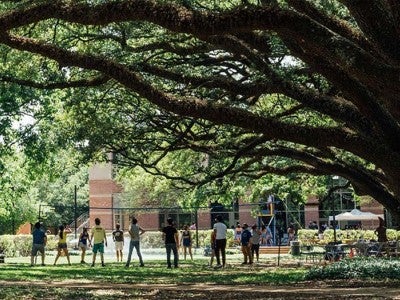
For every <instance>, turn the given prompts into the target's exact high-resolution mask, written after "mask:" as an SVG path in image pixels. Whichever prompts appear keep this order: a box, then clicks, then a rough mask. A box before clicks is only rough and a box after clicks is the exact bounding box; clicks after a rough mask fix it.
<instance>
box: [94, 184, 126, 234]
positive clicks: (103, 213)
mask: <svg viewBox="0 0 400 300" xmlns="http://www.w3.org/2000/svg"><path fill="white" fill-rule="evenodd" d="M121 190H122V188H121V186H119V185H117V184H115V182H114V181H112V180H90V181H89V206H90V210H89V219H90V227H92V226H94V219H95V218H100V220H101V224H102V225H103V226H104V228H105V229H106V230H113V229H114V227H115V224H114V218H113V213H112V209H107V208H112V207H113V196H112V195H113V194H114V193H119V192H120V191H121Z"/></svg>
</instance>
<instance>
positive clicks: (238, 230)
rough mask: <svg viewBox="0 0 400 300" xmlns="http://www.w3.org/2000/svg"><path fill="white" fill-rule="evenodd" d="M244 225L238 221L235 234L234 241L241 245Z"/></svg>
mask: <svg viewBox="0 0 400 300" xmlns="http://www.w3.org/2000/svg"><path fill="white" fill-rule="evenodd" d="M242 230H243V229H242V227H241V226H240V223H239V222H238V223H237V224H236V228H235V236H234V242H235V243H236V244H237V245H240V238H241V236H242Z"/></svg>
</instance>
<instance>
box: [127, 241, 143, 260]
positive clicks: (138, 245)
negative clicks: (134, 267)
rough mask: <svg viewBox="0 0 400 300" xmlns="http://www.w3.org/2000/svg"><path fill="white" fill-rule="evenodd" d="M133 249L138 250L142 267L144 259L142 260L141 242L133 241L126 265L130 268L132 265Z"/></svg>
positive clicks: (130, 244)
mask: <svg viewBox="0 0 400 300" xmlns="http://www.w3.org/2000/svg"><path fill="white" fill-rule="evenodd" d="M133 248H136V253H137V256H138V257H139V262H140V265H141V266H142V265H143V259H142V254H141V253H140V242H139V241H132V240H131V242H130V243H129V254H128V260H127V261H126V265H127V266H129V264H130V263H131V258H132V252H133Z"/></svg>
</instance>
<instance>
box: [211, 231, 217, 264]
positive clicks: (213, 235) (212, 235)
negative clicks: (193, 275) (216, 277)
mask: <svg viewBox="0 0 400 300" xmlns="http://www.w3.org/2000/svg"><path fill="white" fill-rule="evenodd" d="M215 237H216V236H215V231H214V230H213V231H211V239H210V244H211V245H210V247H211V258H210V267H212V264H213V262H214V257H215Z"/></svg>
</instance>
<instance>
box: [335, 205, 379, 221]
mask: <svg viewBox="0 0 400 300" xmlns="http://www.w3.org/2000/svg"><path fill="white" fill-rule="evenodd" d="M378 217H380V218H383V215H377V214H374V213H372V212H369V211H365V212H364V211H361V210H358V209H356V208H355V209H353V210H352V211H350V212H344V213H341V214H338V215H336V216H335V220H336V221H363V220H378ZM331 220H333V216H329V221H331Z"/></svg>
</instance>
